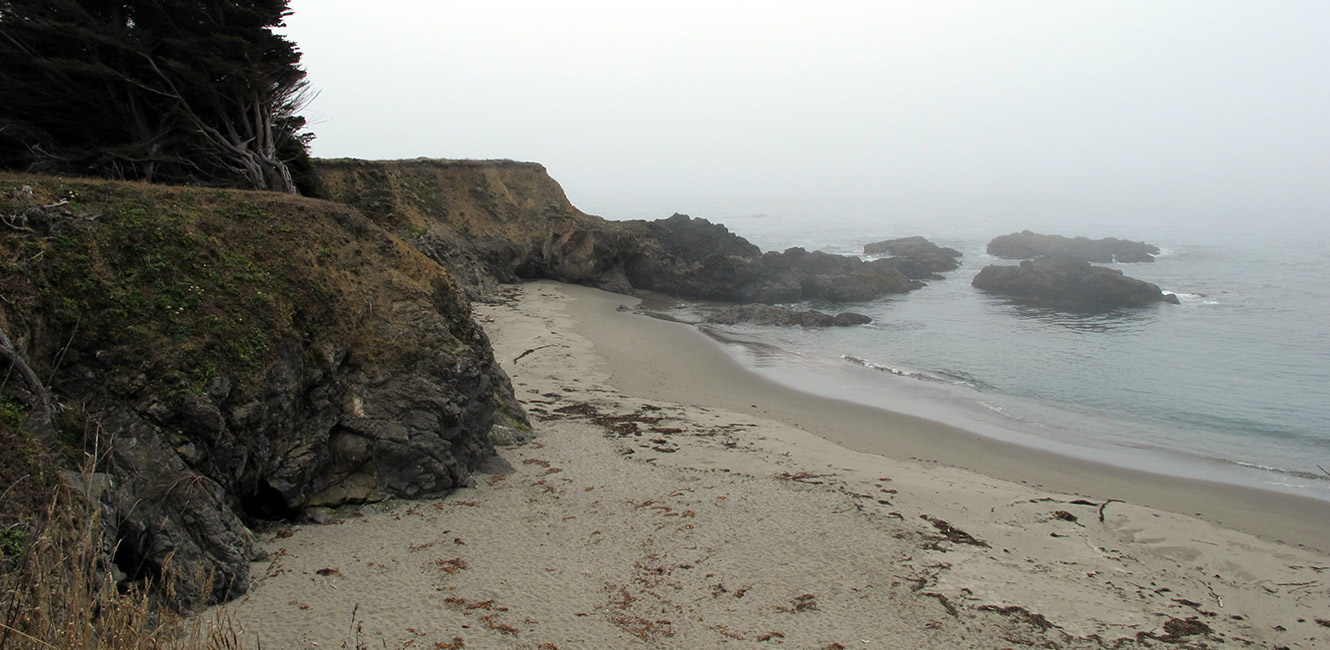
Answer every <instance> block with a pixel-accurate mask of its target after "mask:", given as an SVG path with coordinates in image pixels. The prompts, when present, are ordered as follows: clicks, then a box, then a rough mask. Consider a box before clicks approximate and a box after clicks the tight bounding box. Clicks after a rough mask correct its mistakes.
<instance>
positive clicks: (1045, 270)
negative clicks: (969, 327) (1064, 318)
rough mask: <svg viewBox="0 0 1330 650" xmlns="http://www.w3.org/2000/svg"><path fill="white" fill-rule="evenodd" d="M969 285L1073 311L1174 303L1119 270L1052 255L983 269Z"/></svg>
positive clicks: (1155, 288)
mask: <svg viewBox="0 0 1330 650" xmlns="http://www.w3.org/2000/svg"><path fill="white" fill-rule="evenodd" d="M971 284H973V285H974V286H975V287H976V288H978V289H981V290H983V291H987V292H990V293H995V294H999V295H1003V296H1007V297H1010V298H1012V299H1014V300H1016V301H1018V302H1023V303H1027V304H1032V305H1041V306H1049V307H1062V308H1069V309H1078V310H1106V309H1116V308H1120V307H1141V306H1145V305H1149V304H1153V303H1156V302H1169V303H1172V304H1177V303H1178V297H1177V296H1175V295H1173V294H1171V293H1170V294H1165V293H1163V292H1162V291H1160V290H1159V286H1158V285H1155V284H1152V283H1149V282H1145V281H1144V280H1137V279H1136V278H1129V277H1127V276H1125V275H1123V274H1122V271H1118V270H1116V269H1110V268H1106V267H1102V266H1092V265H1091V264H1090V263H1089V262H1073V261H1070V260H1064V259H1058V258H1052V257H1041V258H1038V259H1036V260H1026V261H1023V262H1021V263H1020V265H1019V266H1002V265H991V266H986V267H984V268H983V270H981V271H979V274H978V275H976V276H974V280H973V281H972V282H971Z"/></svg>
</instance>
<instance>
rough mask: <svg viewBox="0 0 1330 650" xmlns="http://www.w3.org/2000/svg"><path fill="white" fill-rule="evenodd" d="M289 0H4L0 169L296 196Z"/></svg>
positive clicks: (301, 82)
mask: <svg viewBox="0 0 1330 650" xmlns="http://www.w3.org/2000/svg"><path fill="white" fill-rule="evenodd" d="M288 15H290V9H289V8H288V2H287V0H225V1H219V0H202V1H195V2H190V1H184V0H128V1H123V2H107V1H97V0H0V166H4V167H7V168H10V169H21V170H27V171H35V172H45V173H70V174H85V175H95V176H107V177H112V178H122V179H140V180H147V181H156V182H169V183H200V184H207V185H219V186H229V187H246V188H255V189H268V190H277V191H284V192H292V191H295V183H294V182H293V180H292V178H291V174H290V172H289V171H288V163H290V162H292V161H300V160H302V159H307V158H308V148H307V144H308V142H309V140H310V139H312V137H313V136H312V135H309V134H307V133H303V132H302V131H303V129H304V126H305V120H304V118H302V117H300V116H299V115H298V112H299V111H300V109H301V108H302V107H303V106H304V103H305V101H306V100H307V99H308V98H309V96H310V95H309V86H308V82H307V81H306V79H305V72H304V70H303V69H302V68H301V67H300V52H299V50H297V49H296V47H295V44H294V43H292V42H290V41H288V40H286V39H285V38H283V37H282V36H280V35H278V34H277V33H275V32H274V30H275V29H277V28H280V27H282V26H283V20H284V19H285V17H286V16H288Z"/></svg>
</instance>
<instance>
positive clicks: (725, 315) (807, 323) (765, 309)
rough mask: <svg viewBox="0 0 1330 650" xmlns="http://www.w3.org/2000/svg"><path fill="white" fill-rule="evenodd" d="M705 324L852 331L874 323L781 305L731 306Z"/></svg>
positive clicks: (849, 314)
mask: <svg viewBox="0 0 1330 650" xmlns="http://www.w3.org/2000/svg"><path fill="white" fill-rule="evenodd" d="M705 319H706V322H708V323H716V324H719V325H736V324H739V323H750V324H753V325H774V326H779V327H790V326H802V327H850V326H854V325H865V324H867V323H871V322H873V319H872V318H869V317H867V316H865V315H863V314H858V313H855V312H849V311H846V312H841V313H839V314H836V315H834V316H833V315H831V314H826V313H823V312H820V311H817V310H812V309H810V310H803V311H801V310H797V309H790V308H789V307H785V306H781V305H763V304H748V305H729V306H725V307H718V308H716V309H712V310H709V311H708V312H707V313H706V316H705Z"/></svg>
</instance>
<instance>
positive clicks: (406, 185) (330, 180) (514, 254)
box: [317, 159, 922, 303]
mask: <svg viewBox="0 0 1330 650" xmlns="http://www.w3.org/2000/svg"><path fill="white" fill-rule="evenodd" d="M317 166H318V170H319V174H320V178H321V180H322V184H323V185H324V186H325V187H326V188H327V191H328V193H329V198H332V199H334V200H337V201H341V202H345V203H348V204H350V205H354V206H356V207H358V208H360V209H361V210H362V211H363V212H364V213H365V214H366V215H368V216H370V217H371V218H372V219H374V220H375V221H376V222H377V223H379V224H380V225H382V226H384V227H385V228H387V229H388V230H390V231H392V232H394V233H397V234H398V235H399V236H401V237H403V238H404V239H406V240H407V241H409V242H411V243H412V244H413V245H414V246H416V247H417V248H418V249H420V250H421V251H422V252H424V253H425V254H426V255H428V256H429V257H430V258H431V259H434V260H435V261H438V262H439V263H440V264H443V265H444V266H446V267H447V268H449V269H450V270H451V271H452V273H453V275H454V276H455V277H458V278H460V279H461V280H462V282H463V283H464V284H465V285H466V286H467V287H468V291H469V293H470V294H471V295H472V297H473V298H476V297H484V296H487V295H489V294H490V293H491V292H492V291H493V289H494V287H495V285H496V282H506V281H513V280H517V279H521V278H547V279H554V280H560V281H564V282H572V283H576V284H585V285H589V286H593V287H597V288H601V289H606V290H609V291H615V292H619V293H631V292H632V291H633V290H634V289H648V290H653V291H659V292H662V293H667V294H670V295H673V296H677V297H681V298H692V299H710V300H721V301H726V302H763V303H776V302H792V301H798V300H806V299H822V300H832V301H838V302H853V301H863V300H870V299H873V298H877V297H879V296H882V295H886V294H891V293H904V292H907V291H910V290H912V289H914V288H917V287H919V286H922V284H921V283H919V282H916V281H912V280H911V279H910V278H909V277H906V275H905V274H903V273H901V272H900V270H898V269H897V268H896V266H895V265H894V264H892V263H890V262H887V261H885V260H878V261H874V262H863V261H861V260H859V259H858V258H855V257H848V256H842V255H830V254H827V253H821V252H813V253H809V252H807V251H804V250H803V249H798V248H794V249H790V250H787V251H784V252H780V253H776V252H768V253H762V252H761V251H760V250H759V249H758V247H756V246H754V245H753V244H751V243H750V242H748V241H747V240H745V239H743V238H742V237H739V236H738V235H735V234H733V233H731V232H729V230H727V229H726V228H725V227H724V226H722V225H719V224H713V223H711V222H709V221H707V220H705V219H693V218H690V217H688V216H687V215H680V214H676V215H674V216H671V217H669V218H668V219H662V220H657V221H650V222H648V221H606V220H605V219H602V218H600V217H596V216H591V215H587V214H584V213H582V212H581V211H579V210H577V209H576V208H574V207H573V206H572V204H571V203H569V202H568V198H567V197H566V196H565V195H564V193H563V190H562V188H560V187H559V185H558V183H556V182H555V181H554V180H553V179H552V178H550V177H549V175H548V174H547V173H546V172H545V168H544V167H542V166H540V165H537V164H534V163H518V162H511V161H447V160H423V159H422V160H409V161H361V160H323V161H318V163H317Z"/></svg>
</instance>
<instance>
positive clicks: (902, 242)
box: [864, 236, 961, 280]
mask: <svg viewBox="0 0 1330 650" xmlns="http://www.w3.org/2000/svg"><path fill="white" fill-rule="evenodd" d="M883 253H887V254H889V255H891V257H890V258H888V261H889V262H891V264H892V265H893V266H895V267H896V269H897V270H899V271H900V272H901V273H903V274H905V277H908V278H911V279H915V280H930V279H932V280H936V279H940V278H941V277H942V276H941V275H939V274H941V273H945V272H947V271H954V270H956V269H957V268H958V267H960V260H959V259H957V258H959V257H961V252H960V251H958V250H956V249H954V248H944V247H941V246H938V245H937V244H934V243H933V242H931V241H928V240H927V239H924V238H923V237H919V236H915V237H900V238H898V239H887V240H885V241H880V242H874V243H872V244H864V255H881V254H883Z"/></svg>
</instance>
